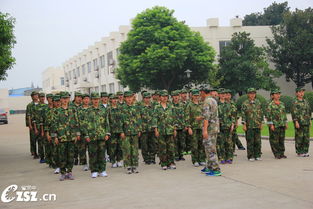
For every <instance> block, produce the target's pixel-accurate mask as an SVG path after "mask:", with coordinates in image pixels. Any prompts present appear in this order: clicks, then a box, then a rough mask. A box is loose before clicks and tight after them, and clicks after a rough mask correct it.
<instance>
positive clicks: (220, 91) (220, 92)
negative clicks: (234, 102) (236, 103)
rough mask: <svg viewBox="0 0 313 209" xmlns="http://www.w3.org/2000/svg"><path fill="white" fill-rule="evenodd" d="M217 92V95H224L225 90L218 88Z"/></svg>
mask: <svg viewBox="0 0 313 209" xmlns="http://www.w3.org/2000/svg"><path fill="white" fill-rule="evenodd" d="M217 92H218V93H219V94H225V89H224V88H219V89H218V91H217Z"/></svg>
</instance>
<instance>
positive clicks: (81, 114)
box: [76, 94, 90, 171]
mask: <svg viewBox="0 0 313 209" xmlns="http://www.w3.org/2000/svg"><path fill="white" fill-rule="evenodd" d="M82 98H83V101H82V105H81V106H80V107H79V108H78V110H77V116H78V121H79V128H80V130H81V131H80V132H81V136H80V138H79V140H77V141H76V147H77V148H78V156H79V164H80V165H83V171H88V165H87V153H86V152H87V142H86V140H85V135H84V133H83V131H82V128H83V124H84V120H85V118H86V117H88V111H89V108H90V96H89V94H83V95H82Z"/></svg>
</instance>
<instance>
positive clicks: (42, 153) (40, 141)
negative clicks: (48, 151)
mask: <svg viewBox="0 0 313 209" xmlns="http://www.w3.org/2000/svg"><path fill="white" fill-rule="evenodd" d="M36 137H37V142H38V155H39V157H40V159H45V141H46V137H44V136H41V134H40V133H39V134H38V135H36Z"/></svg>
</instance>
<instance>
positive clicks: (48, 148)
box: [43, 105, 53, 167]
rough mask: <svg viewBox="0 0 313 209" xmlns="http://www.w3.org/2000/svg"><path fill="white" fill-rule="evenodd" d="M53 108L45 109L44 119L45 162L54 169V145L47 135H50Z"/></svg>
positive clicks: (47, 107)
mask: <svg viewBox="0 0 313 209" xmlns="http://www.w3.org/2000/svg"><path fill="white" fill-rule="evenodd" d="M52 111H53V107H49V105H47V106H46V108H45V109H44V117H43V128H44V133H45V136H44V141H45V161H46V163H47V164H48V165H49V167H53V163H52V151H53V143H52V141H48V138H47V134H48V135H49V136H51V134H50V124H51V122H52V121H51V115H52Z"/></svg>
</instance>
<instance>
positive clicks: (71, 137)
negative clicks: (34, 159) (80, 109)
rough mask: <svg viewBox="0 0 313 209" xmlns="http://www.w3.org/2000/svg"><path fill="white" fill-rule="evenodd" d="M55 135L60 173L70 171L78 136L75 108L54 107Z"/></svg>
mask: <svg viewBox="0 0 313 209" xmlns="http://www.w3.org/2000/svg"><path fill="white" fill-rule="evenodd" d="M56 111H57V112H56V115H55V116H56V118H55V124H54V125H53V126H55V127H54V128H53V130H55V137H57V138H58V140H59V144H58V145H56V146H57V148H56V151H57V153H56V154H57V155H58V158H59V159H58V161H59V162H58V164H59V165H58V167H59V168H60V170H61V174H65V173H71V172H72V169H73V165H74V149H75V141H76V139H77V136H80V131H79V125H78V118H77V114H76V111H75V109H73V108H71V107H68V108H67V109H64V108H63V107H60V108H57V109H56Z"/></svg>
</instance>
